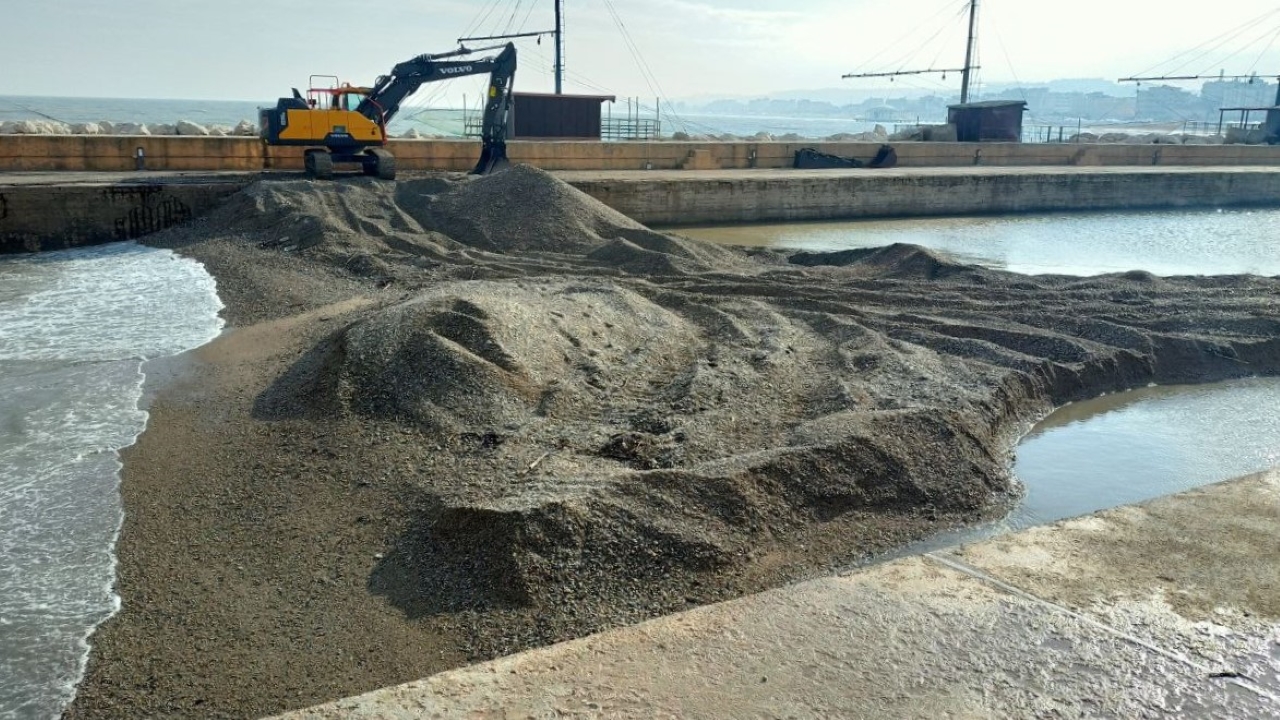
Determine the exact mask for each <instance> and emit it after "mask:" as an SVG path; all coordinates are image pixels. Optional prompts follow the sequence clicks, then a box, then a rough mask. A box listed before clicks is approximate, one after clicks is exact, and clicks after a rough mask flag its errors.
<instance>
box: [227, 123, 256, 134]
mask: <svg viewBox="0 0 1280 720" xmlns="http://www.w3.org/2000/svg"><path fill="white" fill-rule="evenodd" d="M231 134H232V135H241V136H248V137H252V136H254V135H257V134H258V126H257V125H254V124H253V123H251V122H249V121H248V120H241V121H240V122H238V123H236V126H235V127H234V128H232V130H231Z"/></svg>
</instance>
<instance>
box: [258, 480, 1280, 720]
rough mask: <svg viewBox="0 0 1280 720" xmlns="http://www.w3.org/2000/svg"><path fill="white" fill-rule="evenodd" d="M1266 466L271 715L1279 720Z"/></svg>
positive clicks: (1275, 497)
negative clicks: (1248, 473) (1208, 483)
mask: <svg viewBox="0 0 1280 720" xmlns="http://www.w3.org/2000/svg"><path fill="white" fill-rule="evenodd" d="M1277 537H1280V470H1278V471H1272V472H1268V473H1263V474H1259V475H1254V476H1250V477H1247V478H1243V479H1240V480H1236V481H1232V482H1228V483H1223V484H1220V485H1215V486H1211V487H1206V488H1201V489H1199V490H1195V491H1192V492H1188V493H1184V494H1181V495H1177V496H1172V497H1168V498H1163V499H1160V500H1156V501H1152V502H1149V503H1144V504H1142V505H1137V506H1131V507H1123V508H1117V509H1114V510H1110V511H1106V512H1102V513H1098V514H1096V515H1092V516H1088V517H1084V518H1080V519H1075V520H1068V521H1065V522H1061V523H1057V524H1055V525H1051V526H1046V527H1043V528H1037V529H1033V530H1028V531H1025V532H1021V533H1017V534H1014V535H1009V536H1005V537H1001V538H997V539H994V540H989V541H986V542H982V543H978V544H974V545H971V546H964V547H960V548H955V549H952V550H947V551H940V552H934V553H929V554H927V555H924V556H920V557H913V558H907V559H903V560H898V561H895V562H891V563H888V564H885V565H880V566H875V567H872V568H869V569H866V570H862V571H858V572H854V573H851V574H847V575H843V576H839V577H831V578H825V579H821V580H815V581H812V582H808V583H803V584H800V585H795V586H791V587H785V588H780V589H778V590H774V591H771V592H767V593H763V594H761V595H756V596H752V597H747V598H742V599H740V600H736V601H732V602H728V603H723V604H720V605H715V606H710V607H704V608H699V609H696V610H692V611H689V612H685V613H681V614H678V615H673V616H669V617H665V618H661V619H658V620H654V621H651V622H648V623H644V624H642V625H638V626H635V627H629V628H622V629H618V630H614V631H610V632H606V633H603V634H600V635H596V636H592V637H588V638H584V639H581V640H576V641H572V642H568V643H563V644H560V645H555V646H552V647H548V648H542V649H538V650H533V651H529V652H525V653H522V654H519V655H515V656H511V657H508V658H503V659H499V660H495V661H493V662H489V663H484V664H481V665H477V666H474V667H470V668H463V669H460V670H455V671H451V672H446V673H442V674H440V675H436V676H434V677H431V678H427V679H425V680H422V681H419V682H415V683H410V684H407V685H403V686H399V687H395V688H389V689H385V690H380V691H377V692H373V693H369V694H367V695H363V696H360V697H357V698H351V699H347V700H341V701H338V702H334V703H331V704H328V705H324V706H320V707H316V708H311V709H307V710H302V711H298V712H294V713H290V714H286V715H284V716H281V717H284V718H289V719H290V720H321V719H324V720H328V719H336V718H457V717H468V718H488V717H495V718H496V717H503V718H516V717H519V718H524V717H531V718H541V717H608V718H751V717H760V718H765V717H768V718H774V717H785V718H831V717H866V718H940V717H951V718H989V717H1005V718H1027V717H1124V718H1139V717H1142V718H1152V717H1169V718H1174V717H1177V718H1185V717H1192V718H1196V717H1203V718H1210V717H1215V718H1216V717H1232V718H1274V717H1280V553H1278V552H1277V547H1278V545H1277V540H1276V539H1277Z"/></svg>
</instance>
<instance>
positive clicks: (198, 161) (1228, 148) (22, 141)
mask: <svg viewBox="0 0 1280 720" xmlns="http://www.w3.org/2000/svg"><path fill="white" fill-rule="evenodd" d="M806 147H813V148H817V149H818V150H821V151H823V152H828V153H832V154H835V155H840V156H844V157H855V158H860V159H863V160H870V159H871V157H872V156H874V155H875V153H876V150H877V149H878V148H879V144H877V143H835V142H818V141H814V142H747V141H742V142H533V141H512V142H511V143H509V144H508V153H509V155H510V156H511V159H512V160H514V161H516V162H524V163H529V164H532V165H536V166H537V167H540V168H543V169H545V170H674V169H684V170H717V169H757V168H758V169H768V168H788V167H791V165H792V162H793V160H794V158H795V153H796V151H797V150H800V149H802V148H806ZM893 147H894V149H895V150H896V151H897V153H898V163H899V166H901V167H973V166H1020V165H1057V166H1111V165H1162V166H1163V165H1198V166H1205V165H1280V146H1277V147H1270V146H1265V145H1137V144H1134V145H1089V144H1083V145H1076V144H1069V143H1037V144H1019V143H931V142H898V143H893ZM390 150H391V151H392V152H393V153H394V154H395V155H396V160H397V165H398V166H399V167H400V168H401V169H403V170H461V171H465V170H470V169H471V168H472V166H474V164H475V162H476V159H477V158H478V157H479V155H480V146H479V143H478V142H475V141H466V140H393V141H391V143H390ZM139 152H141V153H142V157H143V162H144V165H145V167H146V168H147V169H148V170H180V171H221V170H239V171H259V170H299V169H301V168H302V149H301V148H272V147H267V146H265V145H264V144H263V143H262V142H261V141H260V140H258V139H257V138H245V137H175V136H95V135H0V172H24V171H30V172H42V171H54V170H63V171H66V170H73V171H99V172H113V171H127V170H134V169H135V168H136V166H137V161H138V154H139Z"/></svg>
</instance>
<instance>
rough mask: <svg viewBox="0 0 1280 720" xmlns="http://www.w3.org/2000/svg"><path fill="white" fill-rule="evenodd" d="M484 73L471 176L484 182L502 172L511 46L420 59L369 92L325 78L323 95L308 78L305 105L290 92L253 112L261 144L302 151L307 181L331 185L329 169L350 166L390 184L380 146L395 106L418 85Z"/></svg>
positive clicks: (387, 156)
mask: <svg viewBox="0 0 1280 720" xmlns="http://www.w3.org/2000/svg"><path fill="white" fill-rule="evenodd" d="M498 47H501V49H502V51H501V52H500V53H498V54H497V55H495V56H492V57H478V58H471V57H470V56H472V55H474V54H475V53H479V52H484V51H486V50H495V49H498ZM486 72H487V73H489V92H488V96H487V97H486V99H485V107H484V118H483V122H482V129H481V142H482V145H481V151H480V161H479V162H478V163H476V167H475V169H474V170H473V171H472V172H473V173H475V174H478V175H484V174H488V173H490V172H494V171H495V170H500V169H502V168H503V167H505V166H506V165H507V164H508V163H507V143H506V138H507V126H508V120H509V118H510V116H511V112H510V110H511V82H512V80H513V79H514V77H515V72H516V48H515V45H513V44H511V43H507V44H506V45H503V46H497V47H489V48H479V49H477V50H470V49H468V48H466V47H462V48H459V49H458V50H454V51H451V52H447V53H440V54H436V55H419V56H418V57H415V58H413V59H412V60H408V61H406V62H402V63H400V64H399V65H396V66H395V67H394V68H392V69H391V74H389V75H383V76H381V77H379V78H378V80H377V82H375V83H374V85H373V87H356V86H353V85H347V84H345V83H343V84H339V83H338V82H337V78H332V82H331V85H330V86H329V87H317V85H318V83H317V82H316V78H318V77H320V76H315V75H313V76H312V83H311V84H312V87H311V88H309V89H308V91H307V96H306V97H305V98H304V97H303V96H302V93H300V92H298V90H297V89H296V88H295V89H294V91H293V97H287V98H280V100H279V101H278V102H277V103H276V106H275V107H274V108H263V109H262V110H261V111H260V115H261V116H260V118H259V127H260V128H262V130H261V133H262V139H263V141H265V142H266V143H267V144H268V145H300V146H306V147H307V148H308V149H307V150H306V152H305V160H306V169H307V174H308V175H311V176H313V177H317V178H329V177H332V176H333V166H334V163H356V164H359V165H360V167H361V169H362V170H363V171H364V174H365V175H374V176H377V177H380V178H383V179H386V180H392V179H395V176H396V161H395V158H394V157H393V156H392V155H391V153H390V152H388V151H387V150H386V148H385V147H383V146H384V145H386V142H387V123H389V122H391V118H392V117H394V116H395V114H396V113H397V112H398V111H399V110H400V103H402V102H404V100H405V98H407V97H409V96H410V95H412V94H413V92H414V91H416V90H417V89H418V88H419V87H421V86H422V84H423V83H429V82H435V81H437V80H449V79H451V78H455V77H461V76H463V75H478V74H481V73H486ZM326 77H327V76H326ZM317 146H319V147H317Z"/></svg>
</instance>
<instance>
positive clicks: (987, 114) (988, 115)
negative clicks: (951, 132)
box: [947, 100, 1027, 142]
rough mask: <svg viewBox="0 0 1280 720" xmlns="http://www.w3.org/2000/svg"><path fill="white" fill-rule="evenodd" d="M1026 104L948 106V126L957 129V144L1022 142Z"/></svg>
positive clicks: (1002, 103) (1007, 101)
mask: <svg viewBox="0 0 1280 720" xmlns="http://www.w3.org/2000/svg"><path fill="white" fill-rule="evenodd" d="M1026 109H1027V102H1026V101H1025V100H989V101H986V102H974V103H965V104H963V105H948V106H947V122H948V123H950V124H952V125H955V126H956V139H957V140H959V141H960V142H978V141H980V140H997V141H1006V142H1019V141H1020V140H1022V113H1023V112H1024V111H1026Z"/></svg>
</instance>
